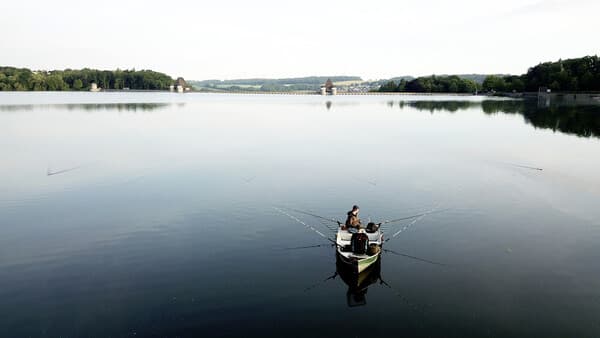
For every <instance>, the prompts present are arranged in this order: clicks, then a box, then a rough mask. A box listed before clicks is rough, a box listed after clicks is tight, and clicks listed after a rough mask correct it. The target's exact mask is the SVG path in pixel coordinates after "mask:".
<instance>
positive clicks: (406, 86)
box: [379, 75, 480, 93]
mask: <svg viewBox="0 0 600 338" xmlns="http://www.w3.org/2000/svg"><path fill="white" fill-rule="evenodd" d="M478 89H480V85H479V84H477V82H475V81H474V80H470V79H465V78H461V77H459V76H457V75H450V76H435V75H432V76H423V77H418V78H416V79H412V80H408V81H407V80H405V79H401V80H400V81H399V82H397V83H396V81H394V80H390V81H388V82H387V83H385V84H384V85H382V86H381V87H379V91H380V92H417V93H473V92H475V91H476V90H478Z"/></svg>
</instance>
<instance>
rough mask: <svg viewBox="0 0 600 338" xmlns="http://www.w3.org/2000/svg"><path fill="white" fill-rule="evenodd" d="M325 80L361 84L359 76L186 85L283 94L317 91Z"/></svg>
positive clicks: (196, 82) (232, 81)
mask: <svg viewBox="0 0 600 338" xmlns="http://www.w3.org/2000/svg"><path fill="white" fill-rule="evenodd" d="M327 79H331V81H333V82H334V83H335V82H346V81H356V82H362V79H361V78H360V77H359V76H309V77H296V78H283V79H262V78H255V79H237V80H203V81H188V83H190V84H191V85H192V86H194V87H195V88H197V89H209V90H225V91H242V90H243V91H266V92H273V91H277V92H283V91H301V90H317V89H319V87H320V86H321V85H322V84H324V83H325V81H327Z"/></svg>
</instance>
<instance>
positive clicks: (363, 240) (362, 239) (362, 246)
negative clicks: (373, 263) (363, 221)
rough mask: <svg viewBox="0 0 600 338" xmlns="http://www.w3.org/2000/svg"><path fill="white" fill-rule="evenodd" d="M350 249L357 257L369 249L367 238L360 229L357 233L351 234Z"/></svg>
mask: <svg viewBox="0 0 600 338" xmlns="http://www.w3.org/2000/svg"><path fill="white" fill-rule="evenodd" d="M350 247H351V248H352V252H353V253H355V254H357V255H364V254H365V253H367V249H368V248H369V236H367V234H366V233H365V232H364V230H362V229H361V230H360V231H359V232H358V233H355V234H352V238H351V239H350Z"/></svg>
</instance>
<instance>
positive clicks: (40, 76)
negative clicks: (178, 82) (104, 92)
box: [0, 67, 173, 91]
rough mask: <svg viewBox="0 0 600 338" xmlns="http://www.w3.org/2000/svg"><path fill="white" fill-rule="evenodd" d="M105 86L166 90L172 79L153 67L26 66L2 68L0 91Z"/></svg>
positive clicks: (77, 88) (111, 87)
mask: <svg viewBox="0 0 600 338" xmlns="http://www.w3.org/2000/svg"><path fill="white" fill-rule="evenodd" d="M94 82H95V83H97V84H98V86H100V87H102V88H105V89H123V88H130V89H148V90H166V89H168V88H169V86H170V85H171V84H173V79H172V78H171V77H170V76H168V75H166V74H163V73H158V72H154V71H151V70H140V71H136V70H119V69H117V70H115V71H106V70H105V71H101V70H95V69H88V68H84V69H80V70H73V69H65V70H54V71H49V72H46V71H31V70H29V69H26V68H14V67H0V90H4V91H6V90H38V91H40V90H89V88H90V87H91V84H92V83H94Z"/></svg>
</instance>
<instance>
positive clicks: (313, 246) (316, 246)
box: [282, 244, 331, 250]
mask: <svg viewBox="0 0 600 338" xmlns="http://www.w3.org/2000/svg"><path fill="white" fill-rule="evenodd" d="M323 246H328V247H330V246H331V244H317V245H307V246H297V247H293V248H283V249H282V250H298V249H310V248H320V247H323Z"/></svg>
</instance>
